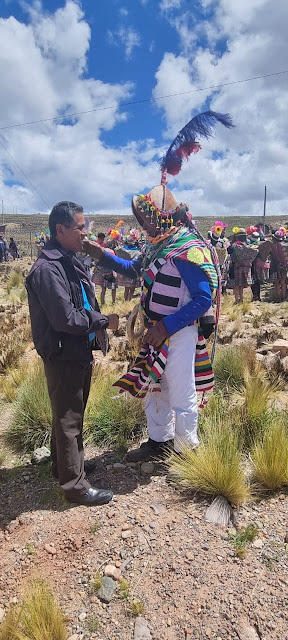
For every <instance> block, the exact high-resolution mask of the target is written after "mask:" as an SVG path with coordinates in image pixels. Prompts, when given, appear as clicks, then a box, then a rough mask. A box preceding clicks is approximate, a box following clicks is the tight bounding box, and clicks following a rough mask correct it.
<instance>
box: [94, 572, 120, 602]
mask: <svg viewBox="0 0 288 640" xmlns="http://www.w3.org/2000/svg"><path fill="white" fill-rule="evenodd" d="M115 589H116V582H115V580H112V578H109V577H108V576H103V578H102V584H101V587H100V589H99V591H98V598H99V600H101V602H106V603H107V604H108V603H109V602H111V600H112V598H113V594H114V591H115Z"/></svg>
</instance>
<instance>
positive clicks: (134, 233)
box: [85, 220, 144, 305]
mask: <svg viewBox="0 0 288 640" xmlns="http://www.w3.org/2000/svg"><path fill="white" fill-rule="evenodd" d="M89 237H90V239H91V240H97V242H98V244H100V246H101V247H103V248H105V249H106V251H108V252H109V253H111V254H112V255H116V256H118V257H119V258H124V259H126V260H134V259H135V258H138V257H139V256H140V252H141V247H142V246H143V242H144V234H143V233H140V232H139V231H138V229H132V228H130V229H129V232H128V233H127V234H125V227H124V222H123V220H119V222H118V223H117V225H116V227H115V229H108V231H107V233H106V235H105V234H104V233H102V232H100V233H98V235H97V237H96V236H94V235H93V234H91V233H90V234H89ZM91 260H92V259H91V258H89V257H88V258H87V260H86V261H85V262H86V266H88V267H89V268H91ZM92 282H94V284H95V286H98V287H100V288H101V296H100V301H101V305H103V304H104V303H105V296H106V292H107V290H110V291H111V296H112V303H113V304H114V303H115V302H116V295H117V289H118V287H124V300H126V301H129V300H131V299H132V297H133V295H134V292H135V289H136V287H140V286H141V282H140V278H139V276H137V274H135V278H132V279H131V278H128V277H127V276H126V275H121V274H117V273H116V272H115V271H111V270H109V269H105V268H104V267H101V266H99V265H97V264H96V266H95V267H94V270H93V274H92Z"/></svg>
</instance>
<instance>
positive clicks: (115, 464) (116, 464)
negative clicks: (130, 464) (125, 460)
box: [113, 462, 126, 470]
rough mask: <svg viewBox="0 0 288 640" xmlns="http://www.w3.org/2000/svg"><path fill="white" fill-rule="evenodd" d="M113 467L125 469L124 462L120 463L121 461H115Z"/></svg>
mask: <svg viewBox="0 0 288 640" xmlns="http://www.w3.org/2000/svg"><path fill="white" fill-rule="evenodd" d="M113 469H116V470H117V469H119V470H121V469H126V464H122V462H115V463H114V464H113Z"/></svg>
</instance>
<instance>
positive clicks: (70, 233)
mask: <svg viewBox="0 0 288 640" xmlns="http://www.w3.org/2000/svg"><path fill="white" fill-rule="evenodd" d="M73 217H74V221H73V222H72V224H71V225H70V227H65V226H64V225H63V224H57V225H56V229H57V236H56V239H57V240H58V242H60V244H61V245H62V247H64V249H67V250H68V251H73V253H78V251H82V248H83V240H84V239H85V238H86V236H87V231H86V229H85V218H84V215H83V213H80V212H79V213H75V214H74V216H73Z"/></svg>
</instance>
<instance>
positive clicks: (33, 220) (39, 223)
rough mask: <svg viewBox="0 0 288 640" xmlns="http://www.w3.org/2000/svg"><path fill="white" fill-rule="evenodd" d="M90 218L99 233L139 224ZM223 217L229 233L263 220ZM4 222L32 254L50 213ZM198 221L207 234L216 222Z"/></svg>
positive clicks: (130, 219) (269, 220)
mask: <svg viewBox="0 0 288 640" xmlns="http://www.w3.org/2000/svg"><path fill="white" fill-rule="evenodd" d="M89 218H90V219H91V221H93V231H94V232H97V233H98V232H99V231H103V232H104V233H105V232H106V231H107V229H108V228H109V227H114V226H115V225H116V224H117V222H118V221H119V220H120V219H121V218H122V219H123V220H124V222H125V225H126V227H127V230H128V229H129V227H131V226H137V224H136V221H135V218H134V216H133V215H131V216H120V215H119V216H116V215H111V216H109V215H91V216H89ZM221 219H222V220H223V221H224V222H226V223H227V224H228V230H227V233H228V235H229V234H231V232H232V228H233V227H234V226H236V225H237V226H239V227H247V226H248V225H250V224H256V223H257V222H261V221H262V218H261V216H251V217H250V216H241V217H239V218H238V217H237V216H228V217H226V218H224V217H223V218H221ZM286 221H288V215H287V216H286V217H283V218H278V217H277V216H267V217H266V224H268V225H271V227H272V228H274V227H275V228H277V226H280V225H281V224H283V223H284V222H286ZM4 222H5V224H6V238H9V237H10V236H13V237H14V239H15V240H16V242H17V243H18V244H19V247H20V251H21V252H22V253H23V254H25V255H27V254H30V250H31V249H30V247H31V244H30V236H31V239H32V248H33V254H34V235H35V233H38V234H41V233H43V232H45V230H46V229H47V227H48V215H44V214H37V215H34V214H31V215H29V214H27V215H25V214H23V215H22V214H19V213H18V214H10V215H9V214H7V215H5V217H4ZM197 222H198V227H199V230H200V231H201V233H203V234H204V235H205V236H206V235H207V232H208V231H209V229H210V228H211V226H212V224H213V222H215V216H214V217H208V216H207V217H199V218H198V220H197ZM35 253H36V252H35Z"/></svg>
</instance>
